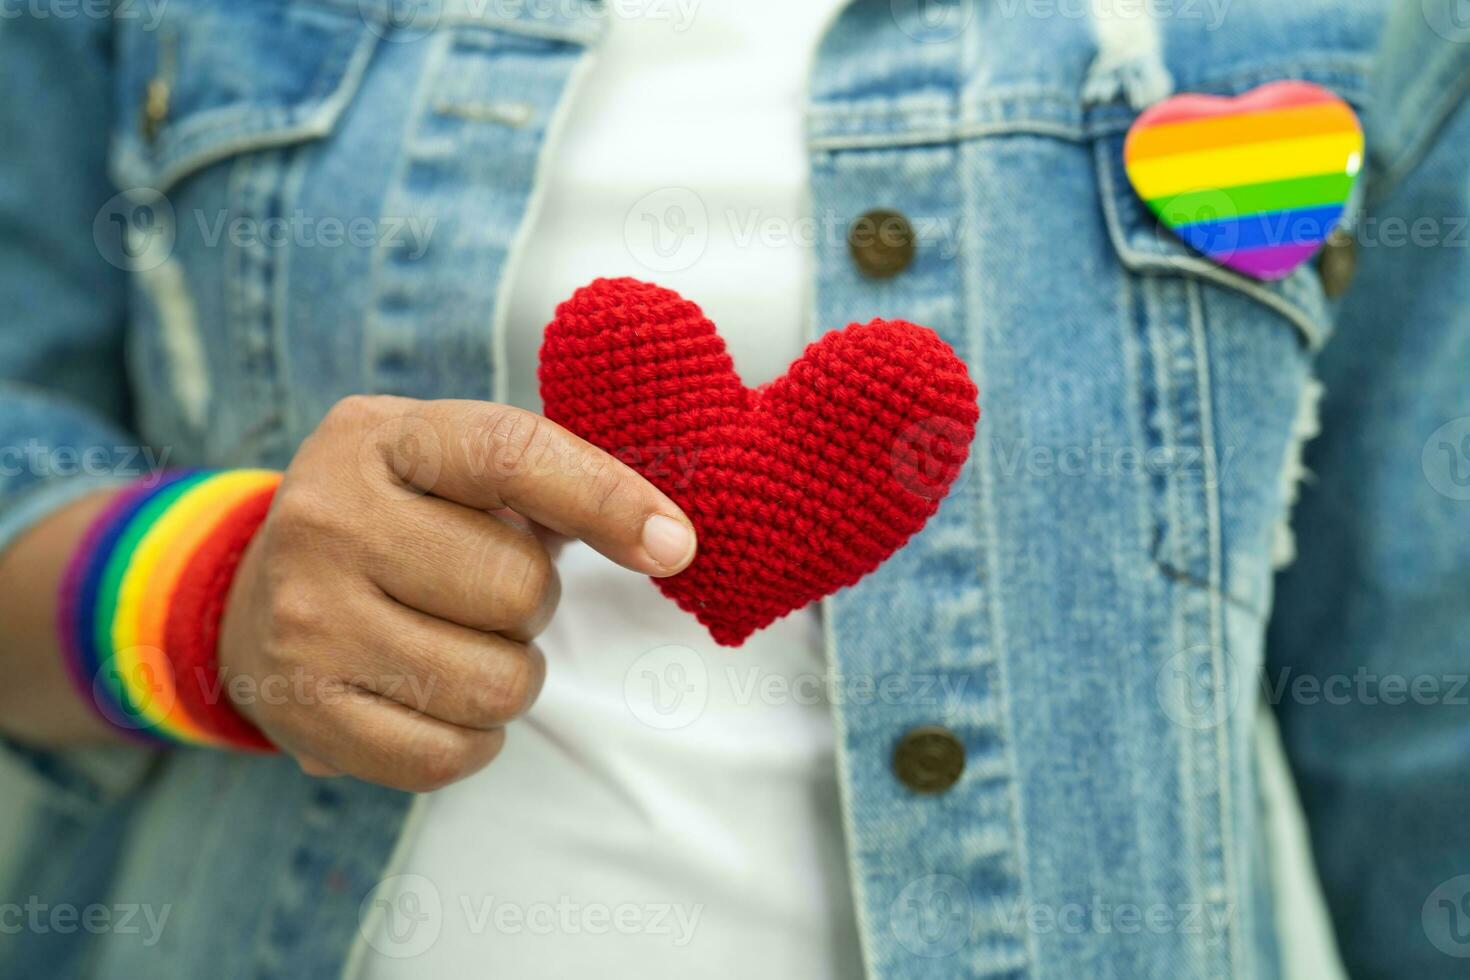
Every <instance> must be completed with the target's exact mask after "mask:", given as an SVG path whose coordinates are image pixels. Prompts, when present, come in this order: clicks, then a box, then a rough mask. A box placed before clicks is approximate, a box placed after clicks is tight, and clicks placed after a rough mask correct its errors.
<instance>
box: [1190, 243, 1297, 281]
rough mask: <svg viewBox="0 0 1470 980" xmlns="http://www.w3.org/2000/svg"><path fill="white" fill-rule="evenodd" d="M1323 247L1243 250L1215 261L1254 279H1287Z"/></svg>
mask: <svg viewBox="0 0 1470 980" xmlns="http://www.w3.org/2000/svg"><path fill="white" fill-rule="evenodd" d="M1321 247H1322V244H1321V243H1320V242H1318V243H1315V244H1310V245H1271V246H1268V247H1266V248H1247V249H1241V250H1239V251H1236V252H1232V253H1230V254H1229V255H1219V256H1215V260H1216V261H1217V262H1219V263H1220V264H1221V265H1223V266H1227V267H1229V268H1231V269H1234V270H1235V271H1237V272H1243V273H1245V274H1246V275H1248V276H1250V277H1251V278H1253V279H1265V280H1272V279H1285V278H1286V277H1287V276H1289V275H1291V274H1292V272H1293V271H1294V270H1295V269H1296V267H1297V266H1299V265H1301V264H1302V263H1303V262H1305V261H1307V260H1308V259H1310V258H1311V257H1312V256H1313V255H1314V254H1315V253H1316V251H1317V250H1318V249H1319V248H1321Z"/></svg>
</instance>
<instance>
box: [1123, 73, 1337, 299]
mask: <svg viewBox="0 0 1470 980" xmlns="http://www.w3.org/2000/svg"><path fill="white" fill-rule="evenodd" d="M1123 159H1124V165H1125V166H1126V168H1127V170H1128V177H1129V179H1130V180H1132V181H1133V187H1134V189H1135V190H1137V191H1138V194H1139V196H1140V197H1142V198H1143V199H1144V201H1145V202H1147V203H1148V206H1149V207H1150V208H1151V209H1152V210H1153V212H1154V213H1155V214H1157V215H1158V216H1159V219H1160V220H1161V221H1163V223H1164V224H1165V225H1167V226H1168V227H1169V228H1170V229H1171V230H1172V231H1173V232H1174V234H1176V235H1178V236H1179V237H1180V238H1182V239H1183V240H1184V241H1185V242H1186V243H1187V244H1189V245H1190V246H1192V247H1194V248H1195V249H1198V250H1199V251H1201V252H1203V253H1205V254H1206V255H1208V256H1209V257H1210V258H1212V259H1214V260H1215V261H1216V262H1219V263H1220V264H1221V265H1225V266H1228V267H1230V268H1232V269H1235V270H1236V271H1238V272H1243V273H1245V274H1246V275H1248V276H1251V277H1253V278H1256V279H1281V278H1284V277H1285V276H1287V275H1289V274H1290V273H1291V271H1292V270H1293V269H1295V268H1296V267H1297V266H1299V265H1301V264H1302V263H1303V262H1305V261H1307V260H1308V259H1310V258H1311V257H1312V256H1313V255H1314V254H1316V252H1317V250H1318V249H1319V248H1320V247H1321V245H1322V242H1323V241H1325V240H1326V238H1327V236H1328V235H1329V234H1331V232H1332V229H1333V228H1335V227H1336V226H1337V222H1338V219H1339V218H1341V217H1342V212H1343V208H1344V206H1345V205H1346V202H1347V199H1348V194H1349V192H1351V191H1352V187H1353V182H1354V181H1355V180H1356V179H1357V176H1358V171H1359V170H1360V169H1361V168H1362V165H1363V130H1362V127H1361V126H1359V125H1358V117H1357V116H1356V115H1355V114H1354V113H1353V110H1352V108H1351V107H1350V106H1349V105H1348V104H1347V103H1346V102H1344V101H1343V100H1342V99H1340V98H1338V97H1337V96H1336V95H1334V94H1333V93H1332V92H1330V91H1328V90H1327V89H1325V88H1322V87H1321V86H1319V85H1313V84H1311V83H1309V82H1273V83H1271V84H1269V85H1263V86H1261V87H1260V88H1258V89H1255V90H1253V91H1251V92H1247V93H1246V94H1245V95H1242V96H1240V97H1239V98H1234V99H1230V98H1222V97H1219V96H1211V95H1177V96H1175V97H1174V98H1172V99H1167V100H1165V101H1163V102H1161V103H1159V104H1158V105H1156V106H1153V107H1152V108H1150V109H1149V110H1148V111H1146V112H1144V113H1143V114H1142V115H1140V116H1139V117H1138V120H1137V121H1136V122H1134V124H1133V128H1132V129H1131V130H1130V131H1129V133H1128V140H1127V142H1126V143H1125V144H1124V148H1123Z"/></svg>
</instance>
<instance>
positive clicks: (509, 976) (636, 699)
mask: <svg viewBox="0 0 1470 980" xmlns="http://www.w3.org/2000/svg"><path fill="white" fill-rule="evenodd" d="M841 5H842V3H841V0H822V2H819V3H818V2H814V3H796V4H793V3H789V2H778V0H704V2H703V3H700V4H699V5H697V7H694V8H691V10H692V14H691V16H690V17H689V19H688V20H687V21H685V20H681V19H680V15H679V14H678V13H677V12H676V10H675V8H677V7H678V6H679V5H667V6H663V5H654V6H652V7H650V8H648V10H645V11H643V12H641V13H640V14H639V15H637V16H629V15H627V13H626V11H624V12H620V8H619V5H616V4H613V5H609V18H610V23H609V25H608V32H607V34H606V36H605V38H604V41H603V43H602V46H601V47H600V49H599V51H598V53H597V55H596V60H595V61H594V63H593V64H592V66H591V68H590V70H589V73H588V74H587V75H586V76H585V77H583V78H582V79H581V81H580V83H579V85H578V87H577V88H576V90H575V91H574V93H573V101H572V103H571V106H570V109H569V113H570V114H569V116H568V118H566V119H565V120H564V121H563V126H562V128H561V131H560V134H559V136H558V137H557V142H556V143H555V144H554V145H553V146H552V148H551V151H550V154H549V156H548V158H547V163H546V172H545V173H544V174H543V175H542V181H543V183H542V186H541V190H540V194H541V195H542V199H541V202H540V210H539V213H538V214H537V215H536V216H535V218H534V220H533V223H532V225H531V229H530V235H529V238H528V240H527V241H526V242H525V244H524V248H523V250H522V252H521V254H520V255H519V256H518V259H517V266H516V270H515V272H514V274H513V275H512V281H511V283H510V287H509V288H510V296H509V302H510V306H509V318H508V324H509V330H508V335H507V344H508V354H509V357H508V369H509V374H508V382H509V398H510V400H511V401H512V402H514V403H516V404H519V405H521V406H522V407H526V408H532V409H536V410H539V408H540V399H539V397H538V395H537V393H536V381H535V372H536V354H537V349H538V347H539V344H540V338H541V331H542V328H543V327H544V326H545V324H546V323H547V321H549V320H550V319H551V316H552V313H553V310H554V308H555V306H556V304H557V303H558V302H559V301H561V300H562V299H564V298H566V297H567V296H569V295H570V294H571V292H572V291H573V290H574V289H575V288H576V287H578V286H580V285H583V284H585V283H586V282H588V281H590V280H591V279H593V278H596V277H598V276H617V275H630V276H635V277H637V278H641V279H645V280H650V281H653V282H657V283H659V284H661V285H664V286H667V287H670V288H672V289H676V290H678V291H679V292H680V293H682V294H683V295H684V296H686V297H687V298H689V299H691V300H694V301H695V302H697V303H699V304H700V305H701V306H702V307H703V309H704V311H705V313H706V314H707V315H708V316H709V317H710V318H711V319H712V320H713V321H714V322H715V324H716V325H717V327H718V328H719V330H720V333H721V335H722V336H723V337H724V338H725V342H726V344H727V346H728V347H729V349H730V352H731V355H732V357H733V358H734V361H735V365H736V368H737V370H739V371H740V373H741V376H742V378H743V379H744V381H745V383H746V384H748V385H756V384H760V383H763V382H766V381H769V380H771V379H772V378H774V377H776V376H777V375H779V374H780V373H782V372H783V371H784V370H785V368H786V366H787V365H788V364H789V363H790V361H791V360H792V359H794V358H795V357H796V356H797V355H798V354H799V353H800V351H801V348H802V346H803V341H804V338H805V336H806V329H807V325H808V317H809V312H808V310H809V296H808V294H807V290H808V283H809V281H810V276H811V261H812V258H811V255H810V251H809V248H810V241H809V236H804V235H803V233H802V232H803V229H804V228H806V227H807V226H808V224H809V223H808V222H806V221H805V215H806V212H807V206H806V196H805V195H806V176H807V175H806V158H805V154H804V152H803V149H802V120H801V110H802V104H803V97H804V90H805V83H806V74H807V70H808V67H809V65H810V61H811V56H812V53H813V51H814V49H815V46H816V43H817V40H818V39H819V37H820V35H821V32H822V30H823V28H824V27H825V26H826V22H827V20H828V19H829V18H830V17H831V16H832V15H833V14H834V13H835V11H836V10H837V9H838V8H840V6H841ZM557 566H558V569H559V571H560V573H561V576H562V581H563V597H562V603H561V608H560V610H559V612H558V614H557V616H556V618H555V620H554V621H553V623H552V625H551V626H550V627H549V628H548V630H547V631H546V633H545V634H544V635H543V636H542V637H541V638H540V640H539V643H540V645H541V647H542V649H543V650H544V651H545V654H546V659H547V666H548V671H547V680H546V686H545V688H544V690H543V692H542V694H541V698H540V701H539V702H538V703H537V705H536V706H535V707H534V708H533V709H532V710H531V712H530V713H529V714H528V715H527V717H526V718H524V719H522V720H520V721H518V722H516V723H515V724H513V725H512V726H511V728H510V730H509V736H508V738H507V742H506V746H505V749H504V751H503V752H502V754H501V756H500V758H499V759H497V760H496V761H495V762H494V763H493V764H492V765H491V766H490V767H489V768H488V769H486V770H485V771H483V772H481V773H479V774H477V775H476V776H473V777H471V778H470V779H467V780H465V781H464V782H462V783H459V784H456V785H454V786H451V787H449V788H447V789H444V790H441V791H439V792H437V793H433V794H431V795H430V796H429V797H428V798H427V800H426V801H423V802H422V803H421V805H422V806H424V810H423V811H422V812H421V813H420V814H419V815H418V818H417V819H416V820H415V822H414V823H413V824H412V825H411V827H410V829H409V834H410V835H411V836H409V837H408V838H406V839H405V842H404V844H403V845H402V846H403V847H404V848H405V851H404V854H403V858H402V860H401V861H400V862H398V864H397V866H396V867H395V868H394V869H393V870H394V872H395V873H396V874H398V875H402V876H404V877H402V878H399V879H396V880H395V881H396V884H397V885H398V886H401V888H402V889H403V890H404V891H405V892H412V893H413V894H412V895H411V896H410V897H411V898H412V903H411V904H412V906H413V908H412V909H408V908H407V904H405V901H404V898H405V896H404V895H396V896H395V895H386V896H379V897H382V898H384V900H385V901H388V902H390V903H396V906H395V907H397V906H402V907H403V908H404V910H405V911H406V912H412V913H413V914H414V915H418V916H420V919H421V925H420V928H418V929H415V930H412V931H411V932H401V931H394V925H395V921H394V919H393V917H388V918H387V919H385V920H384V921H382V922H380V923H379V924H378V928H376V929H374V930H372V931H371V932H370V934H369V935H368V937H367V938H368V946H369V947H370V952H369V955H368V957H367V960H366V969H365V971H364V972H365V975H366V976H367V977H369V978H371V980H409V978H414V980H420V978H435V980H439V978H450V980H453V978H460V977H493V978H504V980H526V978H540V977H556V978H562V977H596V978H598V980H620V978H627V980H633V978H637V980H660V978H679V980H690V978H699V977H746V976H757V977H770V978H773V980H774V978H784V977H795V978H801V980H822V978H834V980H835V978H849V977H855V976H859V975H861V965H860V954H859V951H858V941H857V936H856V927H855V925H854V920H853V910H852V898H851V892H850V886H849V882H848V875H847V860H846V855H845V851H844V845H843V833H842V824H841V817H840V808H839V800H838V788H837V775H836V766H835V761H834V756H833V753H834V747H833V730H832V721H831V713H830V709H829V705H828V702H827V699H826V697H825V690H826V689H825V685H824V677H825V669H826V665H825V662H824V654H823V645H822V640H821V627H820V623H819V619H818V613H817V610H816V609H815V608H811V609H807V610H803V611H801V612H799V613H796V614H793V615H791V616H788V617H787V618H786V619H784V620H781V621H779V622H777V623H776V624H774V625H773V626H771V627H769V628H767V629H765V630H763V631H761V632H758V633H756V634H755V635H754V636H753V637H751V639H750V640H748V641H747V642H746V643H745V645H744V646H743V647H741V648H739V649H735V650H731V649H728V648H724V647H718V646H716V645H715V644H714V642H713V641H712V640H711V639H710V637H709V635H708V633H706V632H705V631H704V629H703V628H702V627H701V626H699V624H698V623H697V622H695V620H694V619H693V617H691V616H689V615H688V614H686V613H684V612H683V611H681V610H680V609H679V608H678V607H677V606H676V605H674V603H673V602H671V601H670V600H668V599H666V598H664V597H663V595H662V594H660V593H659V592H658V590H657V589H656V588H655V586H654V585H653V584H652V583H651V582H650V581H648V580H647V579H646V578H644V577H642V576H640V575H637V574H635V573H632V572H628V571H625V570H623V569H621V568H618V567H617V566H615V565H613V564H612V563H611V562H608V561H607V560H605V559H603V558H602V557H601V556H599V555H597V554H596V553H595V552H593V551H591V550H590V549H589V548H587V547H586V546H585V545H583V544H581V543H580V542H570V543H567V544H566V545H565V546H564V547H562V548H560V549H559V553H558V554H557Z"/></svg>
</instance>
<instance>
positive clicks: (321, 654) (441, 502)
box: [219, 396, 695, 792]
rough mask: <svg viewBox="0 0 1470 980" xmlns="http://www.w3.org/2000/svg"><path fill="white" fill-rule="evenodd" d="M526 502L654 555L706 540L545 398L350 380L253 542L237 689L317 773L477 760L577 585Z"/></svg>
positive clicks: (232, 623)
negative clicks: (525, 403) (563, 594)
mask: <svg viewBox="0 0 1470 980" xmlns="http://www.w3.org/2000/svg"><path fill="white" fill-rule="evenodd" d="M492 512H495V513H492ZM527 519H529V521H534V522H536V523H537V524H540V525H542V526H544V527H546V528H549V529H551V530H553V531H556V532H558V533H561V534H565V535H568V536H571V537H576V538H580V539H582V540H583V541H586V542H587V543H588V544H589V545H591V546H592V547H593V548H595V549H597V550H598V551H600V552H601V553H602V554H604V555H606V556H607V557H608V558H610V559H612V560H613V561H615V562H617V563H618V564H620V565H623V566H625V567H627V568H630V569H633V570H635V571H638V572H642V573H644V574H647V575H656V576H662V575H672V574H674V573H676V572H678V571H680V570H682V569H683V568H684V567H685V566H686V565H688V564H689V562H690V561H691V560H692V559H693V557H694V547H695V541H694V530H693V527H692V526H691V525H690V523H689V520H688V518H687V517H685V516H684V514H683V513H682V512H681V511H680V510H679V508H678V507H676V506H675V505H674V504H673V503H672V502H671V501H670V500H669V499H668V498H667V497H665V496H664V495H663V494H662V493H660V492H659V491H658V490H656V489H655V488H654V487H653V486H652V485H651V484H650V483H648V482H647V481H646V480H644V479H643V478H642V477H641V476H639V475H638V474H637V473H635V472H634V471H633V470H631V469H629V468H628V467H627V466H625V465H624V464H623V463H621V462H619V461H618V460H617V459H615V458H614V457H612V456H610V455H608V454H607V453H605V452H603V451H602V450H600V449H598V448H596V447H595V446H593V445H591V444H590V443H587V442H584V441H583V440H581V439H579V438H577V437H576V436H574V435H572V434H571V433H569V432H567V431H566V430H565V429H562V428H561V427H560V426H558V425H556V424H555V423H553V422H551V421H549V420H547V419H545V418H542V417H541V416H539V415H534V414H532V413H529V412H524V411H521V410H519V409H515V408H509V407H507V406H504V405H494V404H490V403H486V402H473V401H414V400H411V399H405V398H392V397H376V396H356V397H352V398H347V399H344V400H343V401H341V402H339V403H338V404H337V405H336V406H335V407H334V408H333V409H332V410H331V412H329V413H328V415H327V417H326V418H325V419H324V420H323V421H322V423H321V425H320V426H319V427H318V428H317V430H316V431H315V432H314V433H313V434H312V435H311V436H310V437H309V438H308V439H307V440H306V441H305V442H304V443H303V444H302V445H301V448H300V450H299V451H298V452H297V454H296V457H295V459H293V460H292V462H291V465H290V467H289V468H288V469H287V471H286V474H285V478H284V479H283V481H282V483H281V487H280V489H279V490H278V491H277V494H276V498H275V502H274V504H273V505H272V507H271V511H270V514H269V516H268V517H267V518H266V521H265V523H264V524H263V525H262V527H261V529H260V531H259V533H258V534H257V535H256V536H255V538H254V540H253V541H252V542H251V544H250V547H249V548H248V549H247V550H246V553H245V555H244V557H243V559H242V561H241V564H240V568H239V571H238V573H237V575H236V578H235V582H234V585H233V586H232V588H231V591H230V597H229V600H228V604H227V607H226V610H225V616H224V621H223V624H222V628H221V639H220V651H219V659H220V675H221V679H222V681H223V690H224V691H225V692H226V694H227V695H228V696H230V697H231V698H232V699H233V700H234V702H235V704H236V705H237V707H238V708H239V710H240V711H241V712H242V713H244V714H245V715H246V717H248V718H250V719H251V720H252V721H253V722H254V723H255V724H256V725H258V726H259V727H260V728H261V730H262V731H264V732H265V733H266V735H267V736H269V737H270V738H271V739H272V740H273V741H274V742H275V743H276V744H277V745H279V746H280V747H281V749H282V750H283V751H285V752H288V753H291V754H292V755H294V756H295V757H296V758H297V760H298V761H299V762H300V763H301V765H302V767H303V768H304V769H305V770H306V771H307V772H310V773H313V774H317V775H328V774H337V773H347V774H350V775H353V776H357V777H359V778H362V779H365V780H369V781H371V782H375V783H381V784H383V785H385V786H392V787H395V788H398V789H405V790H414V791H420V792H424V791H428V790H432V789H436V788H438V787H441V786H444V785H446V784H447V783H450V782H453V781H455V780H457V779H460V778H462V777H464V776H467V775H469V774H470V773H472V772H475V771H476V770H478V769H480V768H481V767H483V766H484V765H486V764H487V763H488V762H489V761H490V760H491V759H492V758H494V756H495V754H496V753H497V752H498V751H499V749H500V747H501V745H502V743H503V742H504V740H505V725H506V724H507V723H508V722H509V721H511V720H512V719H513V718H515V717H516V716H518V715H519V714H521V713H522V712H524V711H525V710H526V708H528V707H529V706H530V704H531V702H532V701H534V700H535V698H536V695H537V693H538V692H539V691H540V688H541V683H542V679H543V677H544V676H545V671H546V666H545V662H544V660H543V659H542V656H541V654H540V652H539V651H538V650H537V649H536V647H535V646H534V645H532V643H531V640H532V638H533V637H535V635H536V634H537V633H538V632H539V631H540V630H541V629H542V628H543V627H544V626H545V625H546V623H547V621H548V620H549V619H550V617H551V615H552V612H553V610H554V609H555V607H556V602H557V598H558V595H559V592H560V588H559V585H558V582H557V577H556V570H555V568H554V567H553V565H552V564H551V561H550V559H549V558H548V556H547V554H546V551H545V549H544V548H543V546H542V544H541V543H540V541H539V540H538V539H537V536H536V534H535V533H533V531H532V528H531V526H530V525H529V523H528V521H527Z"/></svg>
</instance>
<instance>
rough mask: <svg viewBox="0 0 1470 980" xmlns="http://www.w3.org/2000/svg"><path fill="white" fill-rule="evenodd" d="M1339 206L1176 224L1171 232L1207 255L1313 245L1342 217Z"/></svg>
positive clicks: (1335, 225) (1341, 209) (1341, 207)
mask: <svg viewBox="0 0 1470 980" xmlns="http://www.w3.org/2000/svg"><path fill="white" fill-rule="evenodd" d="M1342 212H1343V206H1342V205H1341V204H1329V205H1326V206H1325V207H1319V208H1301V209H1298V210H1294V211H1270V212H1267V213H1265V214H1253V215H1251V216H1249V217H1246V218H1228V219H1226V220H1224V221H1200V222H1196V223H1195V224H1191V225H1180V226H1178V227H1177V228H1175V229H1174V233H1175V234H1177V235H1178V236H1179V237H1180V238H1182V239H1184V240H1185V241H1186V242H1188V243H1189V244H1190V245H1193V246H1194V247H1195V248H1197V249H1199V250H1200V251H1201V252H1204V253H1206V254H1208V255H1217V254H1219V253H1221V252H1239V251H1241V250H1243V249H1248V248H1274V247H1278V246H1282V245H1315V244H1317V243H1319V242H1321V241H1323V240H1324V239H1326V238H1327V236H1328V235H1329V234H1331V233H1332V229H1333V228H1335V227H1337V222H1338V219H1340V218H1341V217H1342Z"/></svg>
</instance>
